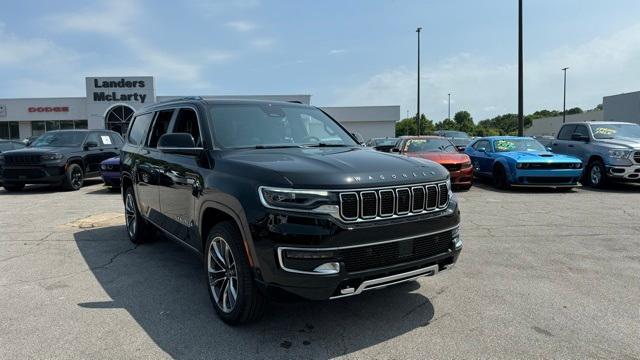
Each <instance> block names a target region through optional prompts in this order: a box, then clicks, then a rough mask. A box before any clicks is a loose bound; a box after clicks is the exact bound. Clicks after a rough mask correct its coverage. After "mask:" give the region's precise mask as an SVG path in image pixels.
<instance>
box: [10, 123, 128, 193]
mask: <svg viewBox="0 0 640 360" xmlns="http://www.w3.org/2000/svg"><path fill="white" fill-rule="evenodd" d="M122 143H123V140H122V136H120V134H118V133H116V132H113V131H108V130H56V131H50V132H47V133H45V134H43V135H41V136H40V137H38V138H37V139H35V140H34V141H33V142H32V143H31V144H30V145H29V146H28V147H26V148H23V149H19V150H12V151H7V152H3V153H2V154H0V180H1V182H2V183H3V186H4V188H5V189H6V190H7V191H20V190H22V189H23V188H24V186H25V184H49V185H54V186H62V187H63V188H65V189H67V190H78V189H80V188H81V187H82V184H83V182H84V179H85V178H89V177H95V176H99V175H100V162H102V161H103V160H106V159H108V158H111V157H114V156H118V154H120V148H121V147H122Z"/></svg>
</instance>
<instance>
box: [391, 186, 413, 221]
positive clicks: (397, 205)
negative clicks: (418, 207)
mask: <svg viewBox="0 0 640 360" xmlns="http://www.w3.org/2000/svg"><path fill="white" fill-rule="evenodd" d="M400 190H406V191H407V192H409V208H408V209H407V211H403V212H400V211H399V210H398V209H399V208H400V204H399V203H400V195H398V191H400ZM412 200H413V198H412V197H411V189H410V188H405V187H400V188H397V189H396V212H395V214H397V215H407V214H408V213H410V212H411V205H412Z"/></svg>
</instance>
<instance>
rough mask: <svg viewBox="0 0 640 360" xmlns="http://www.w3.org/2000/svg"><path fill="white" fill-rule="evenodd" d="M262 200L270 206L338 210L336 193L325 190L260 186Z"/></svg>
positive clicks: (306, 209) (322, 210)
mask: <svg viewBox="0 0 640 360" xmlns="http://www.w3.org/2000/svg"><path fill="white" fill-rule="evenodd" d="M258 191H259V192H260V194H259V195H260V200H261V201H262V204H263V205H264V206H266V207H269V208H277V209H287V210H300V211H314V212H332V211H335V210H337V207H338V200H337V196H336V194H334V193H331V192H329V191H324V190H303V189H286V188H272V187H264V186H263V187H260V189H259V190H258Z"/></svg>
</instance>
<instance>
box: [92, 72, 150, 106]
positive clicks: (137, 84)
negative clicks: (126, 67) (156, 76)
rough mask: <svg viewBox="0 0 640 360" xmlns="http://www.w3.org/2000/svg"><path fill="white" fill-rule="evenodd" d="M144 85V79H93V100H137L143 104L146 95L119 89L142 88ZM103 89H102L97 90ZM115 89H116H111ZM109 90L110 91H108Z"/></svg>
mask: <svg viewBox="0 0 640 360" xmlns="http://www.w3.org/2000/svg"><path fill="white" fill-rule="evenodd" d="M145 86H146V84H145V82H144V80H125V79H124V78H123V79H120V80H117V81H115V80H110V81H107V80H103V81H100V80H98V79H93V87H94V88H95V89H96V91H94V92H93V101H139V102H140V103H141V104H144V102H145V100H146V99H147V95H146V94H143V93H138V92H127V91H126V90H120V89H144V87H145ZM102 89H105V90H106V91H105V90H103V91H99V90H102ZM112 89H117V90H112ZM109 90H111V91H109Z"/></svg>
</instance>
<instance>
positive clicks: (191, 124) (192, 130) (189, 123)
mask: <svg viewBox="0 0 640 360" xmlns="http://www.w3.org/2000/svg"><path fill="white" fill-rule="evenodd" d="M172 132H174V133H188V134H191V136H193V142H194V143H195V144H196V146H202V141H201V139H200V127H199V126H198V116H197V115H196V112H195V111H193V109H180V110H179V111H178V116H177V117H176V123H175V125H174V126H173V131H172Z"/></svg>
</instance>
